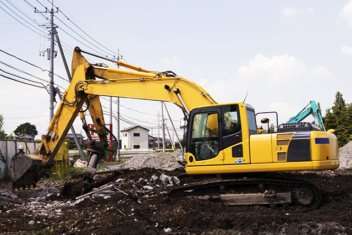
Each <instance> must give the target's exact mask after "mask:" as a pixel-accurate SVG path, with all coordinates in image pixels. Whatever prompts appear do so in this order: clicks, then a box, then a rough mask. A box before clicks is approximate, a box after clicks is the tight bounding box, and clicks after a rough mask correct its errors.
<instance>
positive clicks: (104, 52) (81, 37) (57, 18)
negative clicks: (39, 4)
mask: <svg viewBox="0 0 352 235" xmlns="http://www.w3.org/2000/svg"><path fill="white" fill-rule="evenodd" d="M60 12H61V11H60ZM55 17H56V19H58V20H59V21H61V23H63V24H64V25H65V26H66V27H67V28H69V29H71V31H73V32H74V33H75V34H77V35H78V36H79V37H81V38H82V39H84V40H85V41H87V42H88V43H90V44H91V45H93V46H94V47H96V48H98V49H100V48H99V47H97V46H96V45H95V44H93V43H91V42H90V41H88V40H87V39H85V38H84V37H83V36H81V35H80V34H79V33H77V32H76V31H75V30H73V29H72V28H71V27H70V26H68V25H67V24H65V22H63V21H62V20H61V19H60V18H58V17H57V16H55ZM86 35H87V34H86ZM88 36H89V35H88ZM89 37H90V36H89ZM90 38H91V37H90ZM93 40H94V39H93ZM94 41H95V40H94ZM95 42H96V41H95ZM100 50H101V51H102V52H104V53H106V54H108V55H109V54H110V53H109V52H106V51H104V50H102V49H100ZM110 55H112V56H114V55H113V54H110Z"/></svg>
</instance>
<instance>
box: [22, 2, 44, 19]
mask: <svg viewBox="0 0 352 235" xmlns="http://www.w3.org/2000/svg"><path fill="white" fill-rule="evenodd" d="M24 1H25V2H26V3H27V4H28V5H29V6H30V7H33V9H34V10H35V9H36V7H34V6H33V5H32V4H30V3H29V2H27V1H26V0H24ZM38 13H40V14H41V16H42V17H44V18H45V19H46V20H49V18H48V17H46V16H45V15H44V14H43V13H41V12H39V11H38Z"/></svg>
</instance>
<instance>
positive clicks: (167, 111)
mask: <svg viewBox="0 0 352 235" xmlns="http://www.w3.org/2000/svg"><path fill="white" fill-rule="evenodd" d="M164 106H165V109H166V113H167V115H168V116H169V119H170V122H171V125H172V128H173V129H174V133H176V137H177V140H178V143H179V144H180V148H181V151H182V150H183V148H182V144H181V141H180V138H178V134H177V132H176V128H175V126H174V123H173V121H172V119H171V116H170V113H169V110H167V107H166V105H165V104H164ZM174 143H175V142H174Z"/></svg>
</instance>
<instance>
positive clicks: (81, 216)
mask: <svg viewBox="0 0 352 235" xmlns="http://www.w3.org/2000/svg"><path fill="white" fill-rule="evenodd" d="M154 174H155V175H156V176H158V177H159V176H160V175H161V174H166V175H168V176H179V179H180V181H181V185H184V184H189V183H191V182H197V181H203V180H207V179H208V180H209V179H211V178H213V177H216V176H188V175H184V172H183V170H181V169H176V170H174V171H163V170H160V169H150V168H143V169H140V170H126V169H124V170H121V171H119V172H115V173H110V174H108V175H104V174H101V175H99V176H97V177H96V178H95V180H94V182H93V183H92V184H91V185H89V187H90V189H92V188H96V187H99V186H101V185H104V184H106V183H109V182H115V181H116V180H118V179H120V180H118V181H119V183H116V187H118V188H119V189H121V190H122V191H124V192H126V193H127V194H128V195H124V194H123V193H117V194H113V195H110V196H107V197H105V198H106V199H104V198H103V197H95V198H93V199H92V198H86V199H84V200H83V201H77V200H75V198H76V197H77V196H79V195H80V194H81V189H82V183H81V182H80V179H77V180H75V181H73V182H69V183H66V185H65V186H64V190H63V192H62V193H61V194H60V195H52V196H51V197H50V198H48V199H47V201H45V202H42V204H43V207H38V206H37V207H35V206H33V204H30V203H26V205H25V206H18V205H13V204H4V203H0V232H1V233H23V234H28V233H32V232H39V231H41V232H42V234H48V233H50V232H52V233H53V234H352V215H351V214H352V184H351V176H350V174H352V170H350V169H345V170H344V171H343V172H341V174H340V173H338V172H337V173H331V172H325V173H323V174H322V173H319V174H316V173H304V174H303V173H295V172H294V173H284V175H285V177H288V178H295V179H303V180H307V181H310V182H312V183H314V184H316V185H317V186H318V187H319V188H320V190H321V191H322V195H323V198H322V202H321V204H320V206H319V207H318V209H315V210H313V211H302V210H298V209H293V208H270V207H265V206H226V205H223V204H221V203H214V202H210V201H198V200H192V199H190V200H187V201H180V200H176V199H172V198H168V197H167V196H166V192H167V191H169V190H170V189H172V188H173V187H175V186H162V185H161V184H160V182H156V183H151V182H150V179H151V177H152V176H153V175H154ZM78 178H79V176H78ZM121 179H124V180H121ZM146 180H148V181H146ZM156 184H158V185H156ZM146 185H149V186H152V187H153V190H144V189H143V186H146ZM158 186H159V187H158ZM74 202H76V204H74ZM48 204H51V205H57V208H54V209H51V210H52V211H54V210H55V211H56V212H54V213H56V214H54V215H46V214H47V213H48V210H49V209H46V211H45V210H43V209H44V208H46V207H48ZM34 205H35V204H34ZM37 205H38V203H37ZM45 205H46V206H45ZM58 208H61V209H59V210H60V212H57V211H58ZM43 211H44V212H45V213H46V214H43V213H44V212H43Z"/></svg>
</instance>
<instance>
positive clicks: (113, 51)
mask: <svg viewBox="0 0 352 235" xmlns="http://www.w3.org/2000/svg"><path fill="white" fill-rule="evenodd" d="M47 1H48V2H49V3H50V4H52V2H50V1H49V0H47ZM54 6H55V5H54ZM55 7H57V6H55ZM57 8H58V7H57ZM61 8H62V7H60V9H59V11H60V12H61V13H62V14H63V15H64V16H65V17H66V19H67V20H69V21H70V22H71V23H72V24H73V25H75V26H76V27H77V28H78V29H79V30H80V31H82V32H83V33H84V34H85V35H87V36H88V37H89V38H91V39H92V40H93V41H95V42H96V43H98V44H99V45H101V46H102V47H104V48H105V49H107V50H109V51H110V52H112V53H113V54H118V53H116V52H114V51H112V50H110V49H109V48H107V47H105V46H104V45H102V44H100V43H99V42H98V41H96V40H95V39H94V38H92V37H91V36H89V35H88V34H87V33H86V32H85V31H84V30H82V29H81V28H80V27H79V26H78V25H77V24H75V23H74V22H73V21H72V20H70V18H68V16H67V15H66V14H65V13H64V12H62V11H61ZM73 18H75V17H73ZM75 19H76V18H75ZM76 20H77V19H76ZM77 21H78V22H80V21H79V20H77ZM80 23H81V24H82V22H80ZM92 32H93V31H92ZM93 33H94V32H93ZM97 35H98V34H97ZM98 36H99V35H98ZM110 45H111V44H110Z"/></svg>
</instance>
